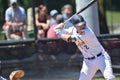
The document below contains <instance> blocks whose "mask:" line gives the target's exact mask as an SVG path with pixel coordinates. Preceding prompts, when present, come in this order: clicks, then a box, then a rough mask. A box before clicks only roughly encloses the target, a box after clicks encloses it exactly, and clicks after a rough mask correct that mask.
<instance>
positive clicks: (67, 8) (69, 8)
mask: <svg viewBox="0 0 120 80" xmlns="http://www.w3.org/2000/svg"><path fill="white" fill-rule="evenodd" d="M61 13H62V14H66V16H67V18H69V17H71V15H72V6H71V5H70V4H66V5H64V6H63V7H62V9H61Z"/></svg>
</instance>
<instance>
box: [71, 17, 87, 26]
mask: <svg viewBox="0 0 120 80" xmlns="http://www.w3.org/2000/svg"><path fill="white" fill-rule="evenodd" d="M70 22H71V23H72V24H73V25H74V26H75V27H77V26H81V25H83V24H86V22H85V20H84V18H83V17H82V16H81V15H75V16H73V17H72V18H71V20H70Z"/></svg>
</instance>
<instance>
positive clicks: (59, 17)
mask: <svg viewBox="0 0 120 80" xmlns="http://www.w3.org/2000/svg"><path fill="white" fill-rule="evenodd" d="M61 22H63V16H62V15H61V14H58V15H57V17H56V23H55V24H53V25H52V26H51V27H50V28H49V30H48V32H47V38H58V36H57V35H56V33H55V31H54V28H55V27H56V26H57V25H58V24H59V23H61Z"/></svg>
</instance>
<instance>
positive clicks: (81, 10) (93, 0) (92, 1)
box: [64, 0, 97, 24]
mask: <svg viewBox="0 0 120 80" xmlns="http://www.w3.org/2000/svg"><path fill="white" fill-rule="evenodd" d="M96 1H97V0H91V1H90V2H89V3H88V4H87V5H86V6H85V7H83V8H81V9H80V10H79V11H78V12H76V13H75V14H74V15H77V14H79V13H81V12H83V11H84V10H85V9H87V8H88V7H90V6H91V5H92V4H93V3H95V2H96ZM74 15H73V16H74ZM73 16H71V17H70V18H69V19H67V20H66V21H65V22H64V24H65V23H67V22H68V21H69V20H70V19H72V17H73Z"/></svg>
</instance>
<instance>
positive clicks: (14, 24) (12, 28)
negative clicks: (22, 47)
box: [3, 0, 27, 40]
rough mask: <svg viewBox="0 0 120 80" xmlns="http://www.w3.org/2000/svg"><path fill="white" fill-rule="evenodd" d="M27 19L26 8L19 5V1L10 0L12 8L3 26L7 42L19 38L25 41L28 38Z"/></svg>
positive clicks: (8, 11) (6, 15)
mask: <svg viewBox="0 0 120 80" xmlns="http://www.w3.org/2000/svg"><path fill="white" fill-rule="evenodd" d="M25 19H26V14H25V10H24V8H22V7H20V6H19V5H18V3H17V0H10V7H9V8H8V9H7V10H6V13H5V21H6V22H5V23H4V25H3V29H4V30H5V34H6V38H7V40H11V39H16V38H18V36H19V37H22V38H23V39H26V38H27V26H26V23H25ZM16 36H17V37H16Z"/></svg>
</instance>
